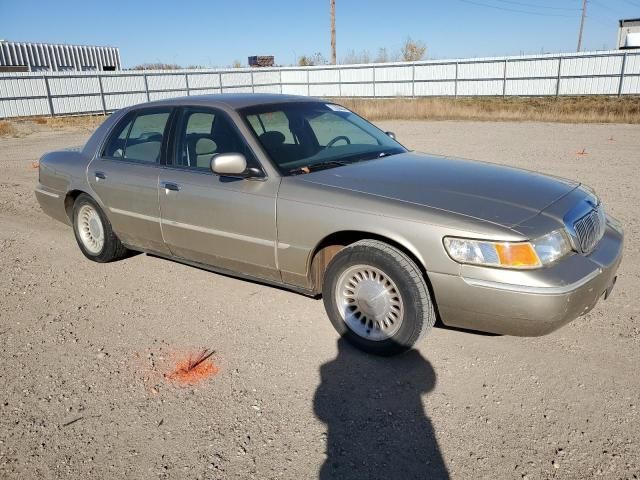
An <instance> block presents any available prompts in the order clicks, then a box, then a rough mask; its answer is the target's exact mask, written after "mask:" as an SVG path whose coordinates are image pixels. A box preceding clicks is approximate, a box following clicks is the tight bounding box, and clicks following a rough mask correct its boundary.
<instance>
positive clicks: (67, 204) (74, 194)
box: [64, 190, 86, 223]
mask: <svg viewBox="0 0 640 480" xmlns="http://www.w3.org/2000/svg"><path fill="white" fill-rule="evenodd" d="M81 193H86V192H83V191H82V190H71V191H70V192H68V193H67V196H66V197H64V210H65V211H66V212H67V217H69V220H70V221H71V223H73V204H74V203H75V201H76V198H78V196H79V195H80V194H81Z"/></svg>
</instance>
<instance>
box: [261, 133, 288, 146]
mask: <svg viewBox="0 0 640 480" xmlns="http://www.w3.org/2000/svg"><path fill="white" fill-rule="evenodd" d="M260 141H261V142H262V144H263V145H264V146H265V147H267V148H270V147H278V146H280V145H282V144H283V143H284V134H283V133H282V132H278V131H277V130H271V131H269V132H264V133H263V134H262V135H260Z"/></svg>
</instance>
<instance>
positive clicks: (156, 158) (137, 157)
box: [103, 110, 171, 163]
mask: <svg viewBox="0 0 640 480" xmlns="http://www.w3.org/2000/svg"><path fill="white" fill-rule="evenodd" d="M170 114H171V112H170V111H169V110H162V111H158V110H154V111H153V112H148V113H145V112H142V113H139V114H138V115H136V116H135V117H133V118H129V119H125V120H123V121H122V122H121V124H119V125H118V126H117V127H116V129H115V130H114V132H113V133H112V135H111V137H110V138H109V141H108V142H107V146H106V147H105V149H104V152H103V156H104V157H107V158H113V159H115V160H131V161H136V162H146V163H159V162H160V153H161V151H162V142H163V140H164V135H165V129H166V127H167V122H168V121H169V116H170Z"/></svg>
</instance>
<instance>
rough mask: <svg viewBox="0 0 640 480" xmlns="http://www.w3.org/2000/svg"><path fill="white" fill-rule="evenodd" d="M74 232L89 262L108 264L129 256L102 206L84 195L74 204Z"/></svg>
mask: <svg viewBox="0 0 640 480" xmlns="http://www.w3.org/2000/svg"><path fill="white" fill-rule="evenodd" d="M73 232H74V233H75V237H76V241H77V242H78V246H79V247H80V250H81V251H82V253H83V254H84V256H85V257H87V258H88V259H89V260H93V261H94V262H99V263H106V262H112V261H114V260H118V259H120V258H123V257H124V256H125V255H126V254H127V248H126V247H125V246H124V245H122V243H120V240H119V239H118V237H117V236H116V234H115V233H114V232H113V229H112V228H111V223H110V222H109V219H108V218H107V217H106V215H105V214H104V212H103V211H102V209H101V208H100V206H99V205H98V204H97V203H96V201H95V200H94V199H93V198H91V197H90V196H89V195H87V194H84V193H83V194H80V195H79V196H78V198H76V201H75V203H74V204H73Z"/></svg>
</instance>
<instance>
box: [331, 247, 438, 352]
mask: <svg viewBox="0 0 640 480" xmlns="http://www.w3.org/2000/svg"><path fill="white" fill-rule="evenodd" d="M322 297H323V301H324V306H325V309H326V311H327V315H328V316H329V319H330V320H331V323H332V324H333V326H334V327H335V329H336V330H337V331H338V333H339V334H340V335H342V336H343V337H345V338H346V339H347V340H348V341H349V342H351V343H352V344H354V345H355V346H356V347H358V348H360V349H361V350H364V351H366V352H369V353H373V354H376V355H383V356H390V355H396V354H399V353H402V352H405V351H407V350H409V349H411V348H412V347H413V346H414V345H415V344H416V343H417V342H418V341H419V340H420V339H421V338H422V337H423V336H424V335H426V334H427V332H428V331H429V330H430V329H431V327H433V325H434V323H435V321H436V313H435V309H434V305H433V302H432V300H431V295H430V294H429V289H428V288H427V284H426V282H425V279H424V276H423V275H422V272H421V271H420V269H419V268H418V266H417V265H416V264H415V262H414V261H413V260H411V258H409V257H408V256H407V255H406V254H405V253H403V252H401V251H400V250H398V249H397V248H394V247H392V246H390V245H388V244H386V243H384V242H381V241H378V240H361V241H359V242H355V243H353V244H351V245H349V246H347V247H345V248H344V249H342V250H341V251H340V252H338V253H337V254H336V256H335V257H333V259H332V260H331V262H329V265H328V266H327V270H326V272H325V275H324V280H323V285H322Z"/></svg>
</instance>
